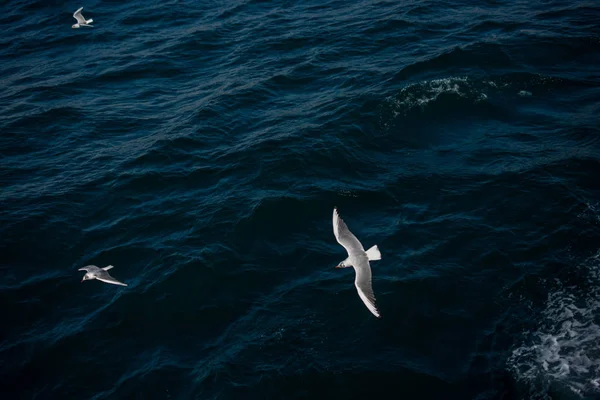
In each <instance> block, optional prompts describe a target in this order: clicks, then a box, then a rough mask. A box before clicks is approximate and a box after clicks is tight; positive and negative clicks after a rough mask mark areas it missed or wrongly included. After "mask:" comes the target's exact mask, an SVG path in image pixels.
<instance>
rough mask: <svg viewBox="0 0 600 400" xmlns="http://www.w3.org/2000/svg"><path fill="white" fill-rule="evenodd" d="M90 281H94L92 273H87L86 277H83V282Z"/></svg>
mask: <svg viewBox="0 0 600 400" xmlns="http://www.w3.org/2000/svg"><path fill="white" fill-rule="evenodd" d="M88 279H94V277H93V276H92V273H91V272H86V273H85V275H84V276H83V279H82V280H81V282H83V281H87V280H88Z"/></svg>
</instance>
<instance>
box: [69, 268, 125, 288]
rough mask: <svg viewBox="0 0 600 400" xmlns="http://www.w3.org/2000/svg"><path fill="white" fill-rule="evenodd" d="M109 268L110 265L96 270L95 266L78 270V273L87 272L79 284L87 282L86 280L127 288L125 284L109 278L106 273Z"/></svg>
mask: <svg viewBox="0 0 600 400" xmlns="http://www.w3.org/2000/svg"><path fill="white" fill-rule="evenodd" d="M111 268H113V266H112V265H109V266H107V267H104V268H98V267H96V266H95V265H88V266H85V267H83V268H79V269H78V271H87V272H86V273H85V275H84V276H83V279H82V280H81V282H83V281H87V280H88V279H98V280H99V281H102V282H106V283H112V284H113V285H121V286H127V284H126V283H123V282H120V281H118V280H116V279H115V278H113V277H112V276H110V274H109V273H108V272H106V271H108V270H109V269H111Z"/></svg>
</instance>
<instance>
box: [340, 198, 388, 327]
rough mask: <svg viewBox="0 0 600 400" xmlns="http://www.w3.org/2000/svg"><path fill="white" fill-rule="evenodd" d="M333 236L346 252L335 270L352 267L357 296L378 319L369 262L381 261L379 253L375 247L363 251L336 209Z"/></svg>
mask: <svg viewBox="0 0 600 400" xmlns="http://www.w3.org/2000/svg"><path fill="white" fill-rule="evenodd" d="M333 234H334V235H335V238H336V239H337V241H338V243H339V244H341V245H342V246H344V248H345V249H346V251H347V252H348V258H346V259H345V260H344V261H342V262H341V263H339V264H338V265H337V266H336V268H347V267H354V271H355V272H356V279H355V280H354V286H356V290H357V291H358V295H359V296H360V298H361V300H362V301H363V303H365V305H366V306H367V308H368V309H369V311H371V312H372V313H373V315H375V316H376V317H377V318H380V317H381V316H380V315H379V311H378V310H377V307H376V306H375V295H374V294H373V287H372V286H371V266H370V265H369V261H376V260H381V253H380V252H379V248H378V247H377V245H375V246H373V247H371V248H370V249H369V250H367V251H365V249H364V248H363V246H362V244H361V243H360V242H359V241H358V239H357V238H356V236H354V235H353V234H352V232H350V230H349V229H348V227H347V226H346V224H345V223H344V221H343V220H342V219H341V218H340V216H339V214H338V211H337V208H334V209H333Z"/></svg>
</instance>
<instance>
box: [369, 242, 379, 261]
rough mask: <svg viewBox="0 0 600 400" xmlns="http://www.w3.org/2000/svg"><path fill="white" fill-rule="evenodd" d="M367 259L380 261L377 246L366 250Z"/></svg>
mask: <svg viewBox="0 0 600 400" xmlns="http://www.w3.org/2000/svg"><path fill="white" fill-rule="evenodd" d="M367 258H368V259H369V261H377V260H381V253H380V252H379V247H377V245H375V246H373V247H371V248H370V249H369V250H367Z"/></svg>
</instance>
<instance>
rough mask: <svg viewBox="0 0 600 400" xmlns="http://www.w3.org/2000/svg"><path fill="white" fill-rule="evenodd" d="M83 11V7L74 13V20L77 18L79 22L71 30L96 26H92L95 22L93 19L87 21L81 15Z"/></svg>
mask: <svg viewBox="0 0 600 400" xmlns="http://www.w3.org/2000/svg"><path fill="white" fill-rule="evenodd" d="M81 10H83V7H81V8H80V9H79V10H77V11H75V12H74V13H73V18H75V19H76V20H77V23H76V24H74V25H73V26H71V28H79V27H80V26H90V27H93V26H94V25H90V24H91V23H92V22H94V20H93V19H88V20H86V19H85V18H84V17H83V15H81Z"/></svg>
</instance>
